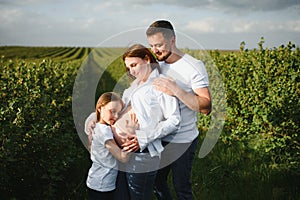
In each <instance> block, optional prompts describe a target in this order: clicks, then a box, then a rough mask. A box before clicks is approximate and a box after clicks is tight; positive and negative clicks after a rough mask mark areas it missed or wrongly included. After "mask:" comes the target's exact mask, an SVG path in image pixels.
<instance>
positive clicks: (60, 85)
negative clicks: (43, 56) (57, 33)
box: [0, 58, 88, 199]
mask: <svg viewBox="0 0 300 200" xmlns="http://www.w3.org/2000/svg"><path fill="white" fill-rule="evenodd" d="M78 66H79V63H67V64H59V63H54V62H52V61H47V60H44V61H42V62H40V63H34V62H25V61H19V60H15V61H12V60H5V59H4V58H2V59H1V63H0V68H1V72H2V74H1V83H0V97H1V99H0V101H1V110H0V113H1V115H0V119H1V128H0V132H1V152H0V159H1V169H0V179H1V181H0V188H1V196H2V197H5V198H7V197H10V198H12V197H16V198H22V199H40V198H54V197H57V196H63V195H67V193H66V191H68V190H73V189H74V188H76V187H75V186H76V185H77V184H79V183H80V181H79V180H80V178H82V177H81V176H82V175H80V174H82V171H81V170H80V162H82V160H83V159H84V158H85V157H87V158H88V155H87V154H85V153H84V152H85V149H84V148H83V146H82V144H81V142H80V141H79V138H78V135H77V132H76V129H75V127H74V124H73V120H72V109H71V108H72V107H71V95H72V88H73V83H74V79H75V75H76V71H77V68H78ZM85 160H86V159H85ZM74 166H76V167H77V169H76V168H74ZM70 170H75V171H77V172H80V173H78V175H80V176H79V177H77V178H75V179H74V177H72V176H74V174H72V176H70V174H68V173H67V172H68V171H70ZM84 178H85V177H84ZM72 179H73V181H72V182H70V180H72ZM69 193H71V192H69Z"/></svg>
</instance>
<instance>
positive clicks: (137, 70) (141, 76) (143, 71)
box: [124, 57, 152, 82]
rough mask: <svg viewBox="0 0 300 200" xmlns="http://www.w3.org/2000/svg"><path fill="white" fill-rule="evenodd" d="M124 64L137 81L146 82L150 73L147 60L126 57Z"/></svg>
mask: <svg viewBox="0 0 300 200" xmlns="http://www.w3.org/2000/svg"><path fill="white" fill-rule="evenodd" d="M124 62H125V65H126V68H127V69H128V70H129V72H130V74H131V75H133V76H134V77H135V78H136V79H138V80H139V81H142V82H145V81H147V79H148V77H149V75H150V73H151V71H152V69H151V66H150V61H149V60H147V59H142V58H139V57H126V58H125V60H124Z"/></svg>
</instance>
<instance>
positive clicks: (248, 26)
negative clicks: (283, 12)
mask: <svg viewBox="0 0 300 200" xmlns="http://www.w3.org/2000/svg"><path fill="white" fill-rule="evenodd" d="M185 29H186V30H187V31H193V32H197V33H255V32H261V33H266V32H271V31H286V32H300V20H290V21H287V22H279V21H271V20H243V19H232V18H231V19H216V18H207V19H203V20H200V21H190V22H188V23H187V25H186V27H185Z"/></svg>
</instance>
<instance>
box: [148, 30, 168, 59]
mask: <svg viewBox="0 0 300 200" xmlns="http://www.w3.org/2000/svg"><path fill="white" fill-rule="evenodd" d="M147 39H148V43H149V45H150V48H151V51H152V52H153V53H154V54H155V56H156V58H157V60H158V61H165V60H167V59H168V57H169V56H170V55H171V54H172V48H171V45H172V40H171V39H169V40H168V39H167V38H165V37H164V36H163V34H162V33H155V34H154V35H150V36H148V37H147Z"/></svg>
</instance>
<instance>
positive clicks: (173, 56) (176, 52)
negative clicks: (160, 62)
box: [165, 47, 184, 64]
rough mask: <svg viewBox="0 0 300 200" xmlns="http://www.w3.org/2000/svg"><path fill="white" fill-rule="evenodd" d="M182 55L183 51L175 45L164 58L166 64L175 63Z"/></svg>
mask: <svg viewBox="0 0 300 200" xmlns="http://www.w3.org/2000/svg"><path fill="white" fill-rule="evenodd" d="M183 55H184V53H183V52H182V51H180V50H179V49H177V48H176V47H175V48H174V49H173V51H172V54H171V55H170V56H169V57H168V58H167V59H166V60H165V62H166V63H168V64H172V63H175V62H177V61H178V60H179V59H181V58H182V57H183Z"/></svg>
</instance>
